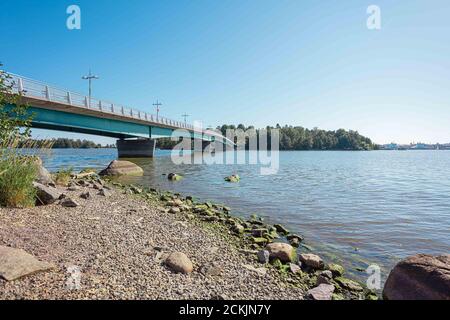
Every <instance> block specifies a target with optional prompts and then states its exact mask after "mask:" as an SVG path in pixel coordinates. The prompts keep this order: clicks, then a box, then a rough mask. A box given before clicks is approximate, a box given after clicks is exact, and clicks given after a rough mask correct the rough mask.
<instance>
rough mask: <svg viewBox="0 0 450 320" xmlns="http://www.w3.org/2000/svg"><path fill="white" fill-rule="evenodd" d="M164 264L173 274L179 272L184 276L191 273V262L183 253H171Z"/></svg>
mask: <svg viewBox="0 0 450 320" xmlns="http://www.w3.org/2000/svg"><path fill="white" fill-rule="evenodd" d="M165 264H166V265H167V266H168V267H169V268H170V269H172V270H173V271H175V272H181V273H184V274H188V273H191V272H192V270H193V269H194V267H193V266H192V262H191V260H189V258H188V257H187V256H186V255H185V254H184V253H183V252H173V253H171V254H170V255H169V256H168V257H167V259H166V261H165Z"/></svg>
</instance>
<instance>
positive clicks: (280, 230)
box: [273, 224, 289, 235]
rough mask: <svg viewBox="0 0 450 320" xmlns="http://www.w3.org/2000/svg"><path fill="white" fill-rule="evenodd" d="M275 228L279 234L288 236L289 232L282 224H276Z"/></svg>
mask: <svg viewBox="0 0 450 320" xmlns="http://www.w3.org/2000/svg"><path fill="white" fill-rule="evenodd" d="M273 227H274V228H275V229H276V230H277V232H279V233H281V234H282V235H287V234H288V233H289V230H287V229H286V228H285V227H283V226H282V225H281V224H274V225H273Z"/></svg>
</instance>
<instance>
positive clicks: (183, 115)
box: [181, 113, 189, 124]
mask: <svg viewBox="0 0 450 320" xmlns="http://www.w3.org/2000/svg"><path fill="white" fill-rule="evenodd" d="M181 116H182V117H183V118H184V124H186V119H187V117H189V115H188V114H186V113H185V114H182V115H181Z"/></svg>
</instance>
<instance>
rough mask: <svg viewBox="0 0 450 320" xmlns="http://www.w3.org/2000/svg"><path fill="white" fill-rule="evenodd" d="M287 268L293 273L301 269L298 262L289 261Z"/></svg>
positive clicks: (299, 271)
mask: <svg viewBox="0 0 450 320" xmlns="http://www.w3.org/2000/svg"><path fill="white" fill-rule="evenodd" d="M289 270H290V271H291V272H292V273H293V274H297V273H301V272H302V269H301V268H300V266H299V265H298V264H295V263H289Z"/></svg>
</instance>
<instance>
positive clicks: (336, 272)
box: [328, 263, 345, 277]
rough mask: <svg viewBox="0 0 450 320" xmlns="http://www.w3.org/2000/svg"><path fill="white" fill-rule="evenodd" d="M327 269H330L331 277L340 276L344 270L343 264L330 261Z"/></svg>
mask: <svg viewBox="0 0 450 320" xmlns="http://www.w3.org/2000/svg"><path fill="white" fill-rule="evenodd" d="M328 270H330V271H331V273H332V274H333V277H341V276H342V275H343V274H344V271H345V270H344V267H343V266H341V265H339V264H336V263H330V264H329V265H328Z"/></svg>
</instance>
